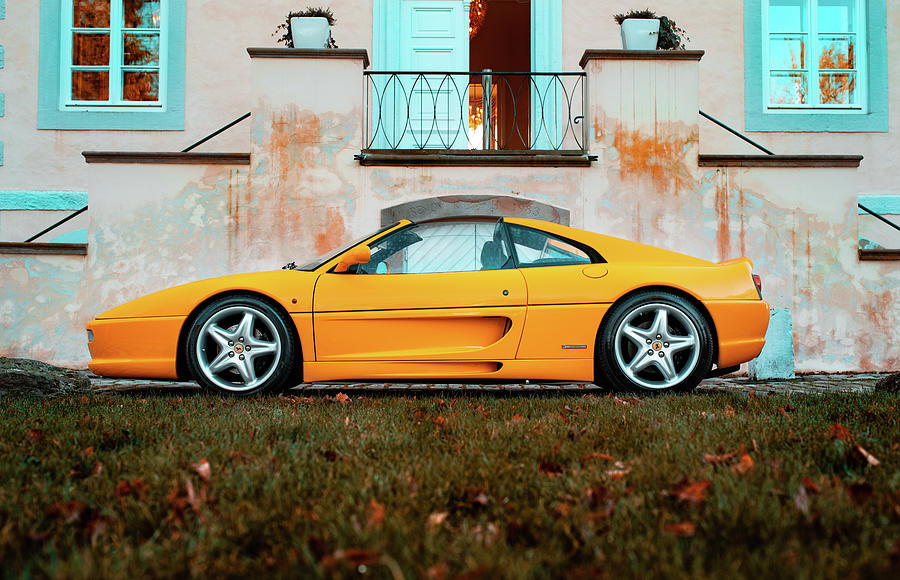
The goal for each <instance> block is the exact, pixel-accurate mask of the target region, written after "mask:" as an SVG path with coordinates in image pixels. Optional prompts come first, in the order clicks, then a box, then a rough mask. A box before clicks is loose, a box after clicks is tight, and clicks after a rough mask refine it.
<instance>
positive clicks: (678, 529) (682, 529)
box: [663, 522, 697, 538]
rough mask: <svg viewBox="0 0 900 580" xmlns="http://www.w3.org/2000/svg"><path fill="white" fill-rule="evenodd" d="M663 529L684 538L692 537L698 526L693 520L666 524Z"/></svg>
mask: <svg viewBox="0 0 900 580" xmlns="http://www.w3.org/2000/svg"><path fill="white" fill-rule="evenodd" d="M663 529H664V530H665V531H667V532H669V533H670V534H675V535H676V536H681V537H683V538H690V537H691V536H693V535H694V534H695V533H696V532H697V526H695V525H694V523H693V522H676V523H673V524H666V527H665V528H663Z"/></svg>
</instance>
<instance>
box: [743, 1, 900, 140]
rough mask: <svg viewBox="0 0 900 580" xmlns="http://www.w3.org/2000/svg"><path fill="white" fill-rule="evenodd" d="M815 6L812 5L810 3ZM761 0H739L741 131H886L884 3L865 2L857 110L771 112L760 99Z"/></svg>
mask: <svg viewBox="0 0 900 580" xmlns="http://www.w3.org/2000/svg"><path fill="white" fill-rule="evenodd" d="M813 1H815V0H813ZM765 4H766V2H765V0H744V41H745V46H744V128H745V130H747V131H784V132H818V131H831V132H847V133H852V132H887V131H888V82H887V81H888V68H887V24H886V18H887V9H886V0H866V1H865V2H864V5H865V31H866V55H867V57H868V62H867V63H865V64H866V66H865V74H866V77H867V78H866V79H865V84H866V87H867V90H866V93H867V94H866V95H865V98H866V102H865V103H864V107H863V110H864V111H865V112H864V113H860V112H859V111H858V110H853V109H849V110H823V109H817V110H803V109H795V110H790V111H786V110H772V109H769V108H768V107H767V106H766V103H765V102H764V99H763V79H764V71H763V63H764V56H765V55H764V51H765V50H766V49H767V48H768V43H767V42H766V39H765V38H763V32H764V31H763V6H764V5H765Z"/></svg>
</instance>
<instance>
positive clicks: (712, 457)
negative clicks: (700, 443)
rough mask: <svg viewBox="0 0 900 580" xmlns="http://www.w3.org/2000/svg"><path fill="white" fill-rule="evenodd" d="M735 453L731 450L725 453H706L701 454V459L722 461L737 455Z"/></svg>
mask: <svg viewBox="0 0 900 580" xmlns="http://www.w3.org/2000/svg"><path fill="white" fill-rule="evenodd" d="M737 454H738V452H737V451H732V452H731V453H726V454H725V455H711V454H709V453H706V454H704V455H703V461H705V462H706V463H724V462H726V461H730V460H731V459H734V458H735V457H737Z"/></svg>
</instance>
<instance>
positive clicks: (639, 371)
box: [87, 218, 769, 395]
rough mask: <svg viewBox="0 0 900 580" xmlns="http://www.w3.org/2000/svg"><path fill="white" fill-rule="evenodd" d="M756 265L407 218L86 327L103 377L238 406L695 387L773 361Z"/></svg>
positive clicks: (577, 233) (134, 304) (531, 228)
mask: <svg viewBox="0 0 900 580" xmlns="http://www.w3.org/2000/svg"><path fill="white" fill-rule="evenodd" d="M752 268H753V265H752V263H751V262H750V260H749V259H747V258H739V259H736V260H729V261H727V262H722V263H719V264H716V263H713V262H708V261H706V260H701V259H698V258H692V257H690V256H685V255H683V254H678V253H675V252H671V251H667V250H661V249H658V248H654V247H651V246H647V245H643V244H638V243H635V242H629V241H625V240H620V239H617V238H612V237H609V236H604V235H600V234H595V233H591V232H586V231H583V230H579V229H575V228H571V227H566V226H561V225H557V224H553V223H548V222H543V221H537V220H529V219H518V218H515V219H514V218H503V219H501V220H499V221H495V220H478V219H453V220H442V221H430V222H425V223H413V222H410V221H406V220H404V221H401V222H398V223H396V224H394V225H392V226H389V227H385V228H382V229H381V230H379V231H377V232H375V233H374V234H372V235H370V236H367V237H365V238H363V239H362V240H359V241H357V242H354V243H352V244H350V245H349V246H346V247H343V248H340V249H338V250H335V251H333V252H331V253H330V254H328V255H325V256H322V257H320V258H318V259H316V260H314V261H312V262H310V263H309V264H306V265H304V266H297V265H295V264H294V263H291V264H288V265H287V266H285V267H284V268H282V269H281V270H276V271H273V272H260V273H255V274H240V275H234V276H224V277H221V278H213V279H209V280H201V281H199V282H193V283H190V284H185V285H182V286H177V287H175V288H170V289H168V290H163V291H160V292H156V293H154V294H150V295H148V296H145V297H143V298H139V299H137V300H133V301H131V302H128V303H126V304H123V305H122V306H119V307H117V308H113V309H112V310H110V311H108V312H105V313H103V314H101V315H99V316H97V318H96V319H94V320H92V321H91V322H90V323H89V324H88V326H87V330H88V341H89V346H90V351H91V357H92V361H91V363H90V368H91V370H92V371H94V372H95V373H97V374H98V375H105V376H115V377H145V378H160V379H176V378H181V379H187V378H192V379H195V380H196V381H197V382H199V383H200V385H201V386H203V387H205V388H206V389H208V390H210V391H213V392H218V393H226V394H231V395H253V394H257V393H262V392H270V391H276V390H279V389H283V388H286V387H290V386H293V385H296V384H298V383H300V382H302V381H305V382H316V381H339V380H385V379H390V380H423V379H427V380H437V381H445V380H446V381H451V380H453V381H458V380H465V381H475V382H479V381H483V382H492V381H520V380H526V379H531V380H537V381H585V382H591V381H593V382H596V383H598V384H607V385H609V386H612V387H613V388H616V389H619V390H630V391H635V390H637V391H661V390H688V389H692V388H693V387H694V386H696V385H697V383H699V382H700V381H701V380H702V379H704V378H705V377H708V376H711V375H714V374H724V373H726V372H731V371H734V370H736V369H737V367H738V365H740V363H742V362H745V361H748V360H750V359H752V358H753V357H755V356H756V355H758V354H759V352H760V350H761V349H762V346H763V342H764V336H765V332H766V327H767V325H768V320H769V306H768V304H766V302H764V301H763V300H762V295H761V286H760V282H759V277H758V276H755V275H753V274H752ZM714 365H715V369H714V368H713V366H714Z"/></svg>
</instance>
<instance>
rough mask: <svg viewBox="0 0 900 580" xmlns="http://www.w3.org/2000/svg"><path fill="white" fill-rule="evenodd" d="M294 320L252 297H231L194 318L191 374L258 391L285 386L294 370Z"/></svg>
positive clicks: (227, 387)
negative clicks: (292, 326) (292, 321)
mask: <svg viewBox="0 0 900 580" xmlns="http://www.w3.org/2000/svg"><path fill="white" fill-rule="evenodd" d="M290 324H291V322H290V321H289V320H287V319H286V317H285V316H284V315H283V314H282V313H281V312H279V311H278V310H276V309H275V308H273V307H272V306H271V305H270V304H268V303H267V302H265V301H263V300H260V299H259V298H255V297H253V296H227V297H224V298H220V299H218V300H215V301H213V302H212V303H210V304H209V305H207V306H206V307H205V308H204V309H203V310H202V311H201V312H200V313H199V314H198V315H197V317H196V318H195V319H194V322H193V324H192V325H191V329H190V332H189V334H188V340H187V352H186V353H185V354H186V359H187V361H188V365H189V367H190V371H191V374H192V375H193V376H194V378H195V379H196V380H197V382H198V383H200V386H202V387H204V388H206V389H207V390H210V391H213V392H218V393H221V394H227V395H242V396H243V395H256V394H259V393H263V392H267V391H275V390H281V389H284V388H285V387H287V386H290V385H289V382H290V380H291V379H296V378H298V377H295V376H293V375H294V374H295V368H296V362H297V359H298V357H297V352H298V350H299V349H298V348H297V344H296V340H295V338H294V333H293V332H292V331H291V328H290V326H289V325H290Z"/></svg>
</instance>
